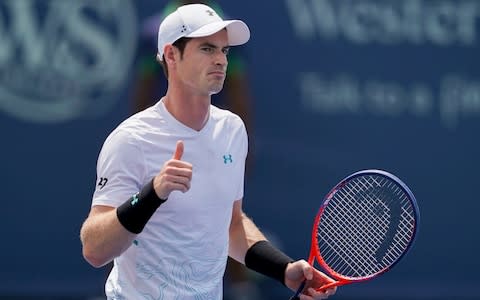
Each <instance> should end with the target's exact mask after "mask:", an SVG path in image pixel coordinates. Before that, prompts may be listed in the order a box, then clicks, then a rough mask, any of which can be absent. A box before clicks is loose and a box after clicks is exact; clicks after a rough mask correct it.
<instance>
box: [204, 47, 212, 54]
mask: <svg viewBox="0 0 480 300" xmlns="http://www.w3.org/2000/svg"><path fill="white" fill-rule="evenodd" d="M201 49H202V51H205V52H207V53H212V52H213V48H212V47H202V48H201Z"/></svg>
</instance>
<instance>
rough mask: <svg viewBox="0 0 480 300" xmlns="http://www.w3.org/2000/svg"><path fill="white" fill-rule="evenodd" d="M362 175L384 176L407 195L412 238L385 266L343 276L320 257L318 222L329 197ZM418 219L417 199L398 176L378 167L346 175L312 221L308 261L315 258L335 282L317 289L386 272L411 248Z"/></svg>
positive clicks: (328, 196)
mask: <svg viewBox="0 0 480 300" xmlns="http://www.w3.org/2000/svg"><path fill="white" fill-rule="evenodd" d="M364 175H378V176H383V177H386V178H388V179H390V180H393V181H394V182H396V183H397V184H398V185H399V187H400V188H401V189H402V190H403V191H404V192H405V193H406V194H407V195H408V199H409V201H410V202H411V204H412V207H413V210H414V214H415V218H414V219H413V220H414V222H415V223H414V224H413V231H412V238H411V239H410V243H409V244H408V245H407V248H406V249H405V250H404V251H403V253H402V254H401V255H400V256H399V257H398V258H397V259H396V260H395V261H394V262H393V263H392V264H391V265H390V266H389V267H387V268H384V269H382V270H380V271H378V272H376V273H374V274H371V275H368V276H363V277H348V276H344V275H341V274H338V273H337V272H335V271H334V270H332V269H331V268H330V267H329V266H328V265H327V263H326V262H325V261H324V259H323V258H322V256H321V253H320V249H319V246H318V239H317V237H318V235H317V233H318V224H319V223H320V221H321V218H322V214H323V212H324V211H325V209H326V207H327V205H328V203H329V202H330V201H331V199H332V198H333V196H334V195H335V193H336V192H337V191H338V190H339V189H341V188H342V187H343V186H344V185H345V184H346V183H347V182H349V181H351V180H352V179H354V178H356V177H359V176H364ZM419 221H420V211H419V209H418V205H417V201H416V199H415V196H414V195H413V193H412V191H411V190H410V189H409V188H408V186H407V185H406V184H405V183H403V181H401V180H400V179H399V178H398V177H396V176H395V175H393V174H391V173H389V172H386V171H383V170H378V169H368V170H362V171H358V172H356V173H353V174H351V175H349V176H347V177H345V178H344V179H343V180H342V181H340V182H339V183H338V184H337V185H336V186H335V187H333V188H332V189H331V190H330V192H329V193H328V194H327V195H326V196H325V198H324V200H323V203H322V205H321V206H320V209H319V210H318V213H317V215H316V217H315V221H314V223H313V230H312V243H311V245H310V254H309V257H308V263H309V264H310V265H312V266H313V264H314V263H315V259H316V260H317V262H318V264H319V265H320V266H321V267H322V268H323V269H324V270H325V271H327V273H328V274H329V275H330V276H331V277H333V278H334V279H335V280H336V282H333V283H330V284H327V285H324V286H322V287H321V288H320V289H319V290H325V289H328V288H330V287H334V286H341V285H345V284H349V283H354V282H361V281H366V280H369V279H372V278H375V277H377V276H379V275H381V274H383V273H385V272H387V271H388V270H390V269H391V268H392V267H393V266H395V265H396V264H397V263H398V262H399V261H400V260H401V259H402V257H404V256H405V255H406V254H407V252H409V251H410V249H411V246H412V245H413V243H414V241H415V239H416V236H417V232H418V229H419V223H420V222H419Z"/></svg>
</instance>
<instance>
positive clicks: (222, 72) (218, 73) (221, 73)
mask: <svg viewBox="0 0 480 300" xmlns="http://www.w3.org/2000/svg"><path fill="white" fill-rule="evenodd" d="M208 74H209V75H214V76H219V77H220V76H221V77H225V72H224V71H212V72H209V73H208Z"/></svg>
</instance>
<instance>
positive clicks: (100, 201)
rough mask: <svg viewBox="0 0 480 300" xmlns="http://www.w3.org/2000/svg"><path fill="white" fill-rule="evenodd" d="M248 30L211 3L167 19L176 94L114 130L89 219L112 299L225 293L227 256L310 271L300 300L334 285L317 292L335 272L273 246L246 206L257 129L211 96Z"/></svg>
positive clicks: (166, 48)
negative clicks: (250, 140) (252, 133)
mask: <svg viewBox="0 0 480 300" xmlns="http://www.w3.org/2000/svg"><path fill="white" fill-rule="evenodd" d="M249 37H250V31H249V28H248V27H247V25H246V24H245V23H244V22H242V21H239V20H222V19H221V18H220V17H219V16H218V15H217V14H216V12H215V11H214V10H213V9H212V8H210V7H208V6H206V5H203V4H190V5H185V6H181V7H179V8H178V9H177V10H176V11H174V12H173V13H171V14H170V15H168V16H167V17H166V18H165V19H164V20H163V22H162V24H161V25H160V28H159V32H158V54H157V59H158V60H159V61H160V62H161V64H162V65H163V66H164V69H165V73H166V76H167V78H168V88H167V92H166V95H165V96H164V97H162V98H161V99H159V101H158V102H157V103H156V104H155V105H153V106H152V107H150V108H147V109H145V110H143V111H141V112H139V113H137V114H135V115H133V116H132V117H130V118H128V119H127V120H125V121H124V122H123V123H121V124H120V125H119V126H118V127H117V128H116V129H115V130H113V132H112V133H111V134H110V135H109V136H108V138H107V139H106V141H105V143H104V145H103V148H102V150H101V152H100V155H99V158H98V162H97V179H98V180H97V185H96V189H95V192H94V195H93V200H92V208H91V211H90V214H89V216H88V218H87V219H86V221H85V222H84V224H83V226H82V229H81V241H82V245H83V255H84V257H85V259H86V260H87V261H88V262H89V263H90V264H91V265H93V266H95V267H101V266H103V265H105V264H107V263H108V262H110V261H112V260H113V261H114V267H113V269H112V271H111V273H110V275H109V277H108V279H107V282H106V285H105V292H106V295H107V298H108V299H197V300H198V299H221V298H222V288H223V287H222V279H223V274H224V270H225V264H226V260H227V256H230V257H232V258H234V259H235V260H237V261H239V262H241V263H244V264H245V265H246V266H247V267H248V268H250V269H253V270H255V271H257V272H260V273H262V274H264V275H266V276H269V277H271V278H273V279H276V280H278V281H279V282H281V283H283V284H284V285H286V286H287V287H289V288H290V289H291V290H296V289H297V288H298V287H299V286H300V284H301V283H302V282H303V281H304V280H305V279H306V280H307V285H306V288H305V289H304V291H303V293H302V295H301V297H300V299H304V300H307V299H326V298H327V297H328V296H329V295H332V294H334V293H335V288H333V289H329V290H327V291H322V292H317V291H315V289H314V288H315V287H320V286H322V285H324V284H326V283H329V282H332V279H331V278H329V277H327V276H326V275H325V274H323V273H321V272H320V271H318V270H316V269H314V268H313V267H311V266H310V265H309V264H308V263H307V262H306V261H304V260H298V261H294V260H292V259H291V258H290V257H288V256H287V255H286V254H284V253H283V252H281V251H280V250H279V249H277V248H276V247H274V246H273V245H272V244H271V243H269V242H268V241H267V239H266V238H265V236H264V235H263V234H262V233H261V232H260V231H259V229H258V228H257V227H256V226H255V224H254V223H253V222H252V220H251V219H249V218H248V217H247V216H246V215H245V213H244V212H243V211H242V198H243V179H244V169H245V159H246V153H247V146H248V144H247V133H246V130H245V126H244V124H243V122H242V120H241V119H240V118H239V117H238V116H237V115H235V114H233V113H231V112H229V111H226V110H221V109H219V108H217V107H215V106H213V105H211V95H213V94H216V93H218V92H220V90H221V89H222V87H223V83H224V80H225V74H226V68H227V53H228V49H229V47H230V46H235V45H241V44H243V43H246V42H247V41H248V39H249Z"/></svg>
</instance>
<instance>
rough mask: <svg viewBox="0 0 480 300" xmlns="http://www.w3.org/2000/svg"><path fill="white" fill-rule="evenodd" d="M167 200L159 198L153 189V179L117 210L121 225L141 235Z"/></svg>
mask: <svg viewBox="0 0 480 300" xmlns="http://www.w3.org/2000/svg"><path fill="white" fill-rule="evenodd" d="M165 201H167V199H161V198H159V197H158V196H157V193H156V192H155V189H154V188H153V179H152V180H151V181H149V182H148V183H147V184H146V185H145V186H144V187H143V188H142V190H141V191H140V192H138V193H136V194H135V195H133V196H132V197H131V198H130V199H128V200H127V201H126V202H125V203H123V204H122V205H120V206H119V207H118V208H117V218H118V220H119V221H120V224H122V225H123V227H125V229H127V230H128V231H130V232H132V233H136V234H138V233H140V232H142V230H143V228H144V227H145V225H146V224H147V222H148V220H150V218H151V217H152V215H153V214H154V213H155V211H156V210H157V208H158V207H159V206H160V205H161V204H162V203H163V202H165Z"/></svg>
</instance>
